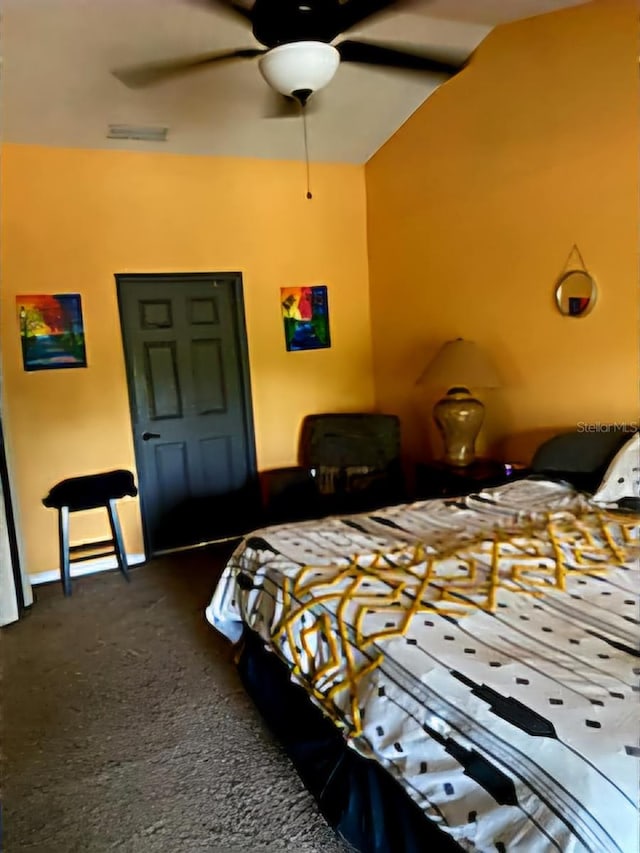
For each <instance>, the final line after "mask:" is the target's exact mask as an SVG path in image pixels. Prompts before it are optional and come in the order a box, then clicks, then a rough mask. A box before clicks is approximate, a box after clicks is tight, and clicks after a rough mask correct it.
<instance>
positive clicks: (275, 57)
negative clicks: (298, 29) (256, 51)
mask: <svg viewBox="0 0 640 853" xmlns="http://www.w3.org/2000/svg"><path fill="white" fill-rule="evenodd" d="M339 64H340V54H339V53H338V51H337V50H336V49H335V47H333V46H332V45H330V44H325V43H324V42H319V41H296V42H291V43H290V44H281V45H278V47H274V48H272V49H271V50H270V51H268V52H267V53H265V54H263V56H261V57H260V59H259V60H258V66H259V68H260V72H261V73H262V76H263V77H264V79H265V80H266V81H267V83H268V84H269V85H270V86H271V88H272V89H275V90H276V92H280V94H281V95H289V96H290V95H292V94H293V93H294V92H309V93H310V92H317V91H318V89H322V88H324V87H325V86H326V85H327V84H329V83H330V82H331V80H332V79H333V76H334V74H335V73H336V71H337V70H338V65H339Z"/></svg>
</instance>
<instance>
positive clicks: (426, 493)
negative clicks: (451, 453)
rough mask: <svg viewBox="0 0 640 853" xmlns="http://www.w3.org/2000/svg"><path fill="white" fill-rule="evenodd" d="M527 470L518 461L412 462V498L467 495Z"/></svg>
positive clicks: (500, 482)
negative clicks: (448, 463)
mask: <svg viewBox="0 0 640 853" xmlns="http://www.w3.org/2000/svg"><path fill="white" fill-rule="evenodd" d="M528 474H529V469H528V468H526V467H525V466H523V465H521V464H518V463H506V462H497V461H496V460H495V459H476V460H475V462H472V463H471V465H466V466H464V467H463V468H455V467H453V466H451V465H446V464H445V463H444V462H438V461H434V462H426V463H425V462H421V463H418V464H417V465H416V500H427V499H428V498H447V497H458V496H459V495H468V494H469V493H470V492H479V491H480V490H481V489H488V488H491V487H492V486H501V485H503V484H504V483H509V482H511V480H519V479H522V477H526V476H527V475H528Z"/></svg>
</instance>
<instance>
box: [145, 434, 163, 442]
mask: <svg viewBox="0 0 640 853" xmlns="http://www.w3.org/2000/svg"><path fill="white" fill-rule="evenodd" d="M161 437H162V436H161V435H160V433H159V432H143V433H142V440H143V441H149V439H150V438H161Z"/></svg>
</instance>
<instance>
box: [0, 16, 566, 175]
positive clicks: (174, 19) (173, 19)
mask: <svg viewBox="0 0 640 853" xmlns="http://www.w3.org/2000/svg"><path fill="white" fill-rule="evenodd" d="M580 2H582V0H413V2H412V3H411V4H409V5H410V11H404V10H403V11H397V12H391V13H384V14H380V15H378V16H375V17H373V18H372V19H371V20H370V22H369V23H366V24H362V25H361V26H360V27H359V28H358V29H354V30H351V31H350V32H349V36H350V37H353V38H355V37H358V36H362V37H366V38H367V39H376V40H380V41H384V40H388V41H391V42H394V43H398V42H401V43H404V44H412V43H413V44H418V45H420V46H421V47H428V48H430V49H433V51H434V53H438V54H441V55H442V57H443V58H451V59H458V58H466V57H467V56H469V54H470V53H472V52H473V50H474V49H475V47H476V46H477V45H478V44H479V43H480V42H481V41H482V39H483V38H484V37H485V36H486V35H487V33H488V32H490V30H491V29H492V28H493V27H494V26H496V25H497V24H500V23H503V22H506V21H510V20H514V19H516V18H523V17H529V16H532V15H537V14H542V13H545V12H549V11H553V10H555V9H558V8H561V7H565V6H572V5H578V4H579V3H580ZM205 6H206V4H202V5H198V4H196V3H189V2H186V0H3V3H2V42H1V47H2V71H3V73H2V93H1V104H2V139H3V141H5V142H20V143H32V144H40V145H50V146H66V147H82V148H111V149H123V148H125V149H134V150H145V149H146V150H154V151H157V150H162V151H172V152H177V153H186V154H209V155H229V156H236V157H243V156H249V157H267V158H276V159H279V158H283V159H301V158H302V157H303V156H304V149H303V136H302V127H301V124H300V120H299V119H297V118H296V117H288V118H284V119H283V118H279V119H276V118H270V117H268V115H267V114H268V112H269V109H270V108H272V107H273V102H272V100H271V96H270V90H269V89H268V87H267V85H266V83H265V82H264V80H263V79H262V77H261V75H260V73H259V70H258V67H257V60H255V59H251V60H247V59H245V60H239V61H238V62H234V63H225V64H221V65H218V66H215V67H209V68H208V69H206V70H203V71H201V72H199V73H198V74H193V75H190V76H188V77H183V78H177V79H174V80H171V81H168V82H165V83H162V84H161V85H157V86H155V87H153V88H149V89H142V90H130V89H127V88H126V87H125V86H123V85H122V83H120V82H119V81H118V80H116V79H115V78H114V77H113V76H112V75H111V74H110V73H109V72H110V69H113V68H116V67H120V66H127V65H131V64H135V63H138V62H151V61H155V60H160V59H167V58H171V57H175V56H184V55H188V54H191V53H194V54H197V53H202V52H206V51H211V50H217V49H226V48H240V47H254V46H258V45H257V42H256V41H255V40H254V38H253V36H252V34H251V31H250V29H249V27H248V26H245V25H244V22H243V21H242V20H241V19H240V18H238V21H237V22H236V21H235V20H234V19H233V18H231V17H228V16H226V15H220V13H219V12H217V11H215V9H213V7H212V8H211V9H208V8H205ZM341 38H342V37H341ZM338 40H340V39H338ZM463 73H464V72H463ZM441 82H442V78H439V77H437V76H436V75H429V74H424V73H415V72H407V71H397V70H392V69H379V68H373V67H367V66H361V65H356V64H350V63H344V64H342V65H341V67H340V68H339V69H338V73H337V75H336V77H335V78H334V80H333V81H332V83H331V84H330V85H329V86H328V87H327V89H325V90H324V91H323V92H321V93H319V95H317V96H316V99H317V103H316V105H315V107H316V108H315V110H314V111H313V112H312V113H311V114H310V115H309V148H310V156H311V159H313V160H324V161H340V162H353V163H363V162H365V161H366V160H368V159H369V157H370V156H371V155H372V154H373V153H374V152H375V151H376V150H377V149H378V148H379V147H380V146H381V145H382V144H383V143H384V142H385V141H386V140H387V139H388V138H389V137H390V136H391V135H392V134H393V133H394V131H395V130H396V129H397V128H398V127H399V126H400V125H401V124H402V123H403V122H404V121H405V120H406V119H407V118H408V117H409V116H410V115H411V114H412V113H413V112H414V111H415V110H416V109H417V108H418V106H420V104H421V103H423V101H424V100H425V99H426V98H428V96H429V95H430V94H431V93H432V92H433V91H434V90H435V89H436V88H437V86H438V85H439V84H440V83H441ZM109 123H116V124H136V125H168V126H169V136H168V141H167V142H166V143H143V142H135V141H116V140H110V139H107V138H106V131H107V125H108V124H109Z"/></svg>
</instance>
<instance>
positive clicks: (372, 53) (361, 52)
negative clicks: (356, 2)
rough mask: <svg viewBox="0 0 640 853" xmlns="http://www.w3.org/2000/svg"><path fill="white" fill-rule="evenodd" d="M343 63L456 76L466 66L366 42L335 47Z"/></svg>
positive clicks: (348, 41)
mask: <svg viewBox="0 0 640 853" xmlns="http://www.w3.org/2000/svg"><path fill="white" fill-rule="evenodd" d="M336 48H337V50H338V53H339V54H340V58H341V59H342V60H343V61H344V62H362V63H364V64H366V65H385V66H389V67H392V68H407V69H409V70H412V71H431V72H434V73H438V74H448V75H449V76H451V77H452V76H453V75H454V74H457V73H458V72H459V71H462V69H463V68H464V67H465V65H466V64H467V60H465V61H464V62H447V61H446V60H441V59H435V58H434V57H432V56H427V54H426V53H421V52H419V49H416V50H415V51H414V50H409V49H407V48H399V47H392V46H391V45H383V44H375V43H374V42H368V41H351V40H347V41H342V42H340V44H337V45H336Z"/></svg>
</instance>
